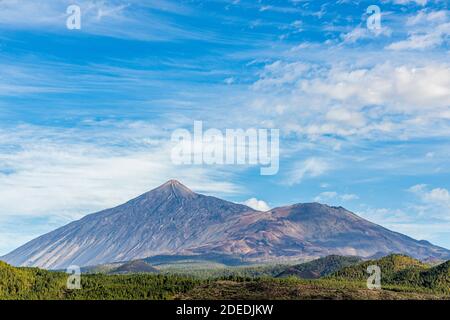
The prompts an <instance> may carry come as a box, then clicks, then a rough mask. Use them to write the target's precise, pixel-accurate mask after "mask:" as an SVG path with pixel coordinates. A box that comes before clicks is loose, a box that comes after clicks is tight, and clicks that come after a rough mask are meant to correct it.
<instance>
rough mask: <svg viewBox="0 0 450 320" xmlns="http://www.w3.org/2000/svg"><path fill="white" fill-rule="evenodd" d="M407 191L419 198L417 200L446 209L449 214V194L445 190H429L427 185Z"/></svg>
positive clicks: (418, 185)
mask: <svg viewBox="0 0 450 320" xmlns="http://www.w3.org/2000/svg"><path fill="white" fill-rule="evenodd" d="M408 190H409V191H410V192H412V193H414V194H416V195H417V196H419V198H420V199H421V200H422V201H423V202H425V203H427V204H430V205H435V206H439V205H440V206H444V207H448V211H449V213H450V193H449V191H448V190H447V189H445V188H434V189H431V190H429V188H428V186H427V185H425V184H417V185H414V186H412V187H410V188H409V189H408ZM449 219H450V217H449Z"/></svg>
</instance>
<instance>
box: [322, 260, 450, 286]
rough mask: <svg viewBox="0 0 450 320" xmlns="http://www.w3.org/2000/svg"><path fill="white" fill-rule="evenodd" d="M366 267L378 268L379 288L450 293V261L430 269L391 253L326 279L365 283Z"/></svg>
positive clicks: (418, 262) (340, 271) (337, 272)
mask: <svg viewBox="0 0 450 320" xmlns="http://www.w3.org/2000/svg"><path fill="white" fill-rule="evenodd" d="M370 265H376V266H378V267H380V270H381V284H382V286H383V285H384V286H393V285H396V286H407V287H410V288H418V289H429V290H433V291H435V292H443V293H446V294H450V261H447V262H445V263H442V264H440V265H437V266H434V267H430V266H429V265H427V264H424V263H422V262H420V261H418V260H416V259H413V258H410V257H408V256H404V255H396V254H394V255H389V256H387V257H384V258H381V259H378V260H369V261H365V262H363V263H360V264H357V265H353V266H348V267H345V268H342V269H341V270H339V271H336V272H334V273H332V274H331V275H330V276H329V278H333V279H337V280H339V279H340V280H346V281H365V280H366V279H367V277H368V273H367V268H368V267H369V266H370Z"/></svg>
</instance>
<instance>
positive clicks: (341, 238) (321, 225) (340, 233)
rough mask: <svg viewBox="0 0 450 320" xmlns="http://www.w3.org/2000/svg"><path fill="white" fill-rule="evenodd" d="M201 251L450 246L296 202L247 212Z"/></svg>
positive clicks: (256, 253)
mask: <svg viewBox="0 0 450 320" xmlns="http://www.w3.org/2000/svg"><path fill="white" fill-rule="evenodd" d="M197 251H198V252H215V251H217V252H222V253H227V254H244V255H245V256H246V258H247V259H249V260H253V261H266V260H270V258H271V257H280V258H282V259H284V260H291V261H292V260H294V261H295V260H296V259H303V260H305V259H308V260H311V259H315V258H318V257H324V256H328V255H333V254H336V255H341V256H360V257H364V258H366V257H370V256H373V255H375V254H382V255H383V256H385V255H388V254H390V253H403V254H407V255H410V256H412V257H414V258H418V259H425V258H429V257H441V258H444V259H448V257H450V251H449V250H447V249H444V248H440V247H437V246H434V245H432V244H430V243H429V242H427V241H417V240H415V239H412V238H410V237H408V236H405V235H403V234H400V233H397V232H393V231H390V230H388V229H386V228H383V227H381V226H379V225H377V224H374V223H372V222H369V221H367V220H365V219H363V218H361V217H359V216H357V215H355V214H354V213H352V212H350V211H348V210H346V209H344V208H342V207H330V206H327V205H323V204H319V203H305V204H295V205H291V206H286V207H280V208H275V209H273V210H271V211H268V212H264V213H249V214H246V215H244V216H242V217H241V218H240V219H239V220H238V221H237V222H236V223H235V224H233V226H232V227H231V228H230V229H229V230H228V236H227V238H226V239H224V240H221V241H220V242H212V243H209V244H206V245H205V246H204V247H202V248H200V250H197Z"/></svg>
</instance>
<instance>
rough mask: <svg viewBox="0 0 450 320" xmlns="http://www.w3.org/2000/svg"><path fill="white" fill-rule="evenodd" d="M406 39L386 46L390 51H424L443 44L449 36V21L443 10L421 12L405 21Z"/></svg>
mask: <svg viewBox="0 0 450 320" xmlns="http://www.w3.org/2000/svg"><path fill="white" fill-rule="evenodd" d="M406 27H407V29H406V30H408V38H407V39H405V40H400V41H396V42H394V43H391V44H390V45H389V46H387V47H386V48H387V49H390V50H397V51H399V50H424V49H430V48H435V47H438V46H440V45H442V44H444V43H445V42H446V41H447V40H448V37H449V35H450V20H449V15H448V12H447V11H445V10H439V11H429V10H421V11H419V13H417V14H416V15H414V16H410V17H409V18H407V19H406Z"/></svg>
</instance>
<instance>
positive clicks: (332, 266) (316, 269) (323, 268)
mask: <svg viewBox="0 0 450 320" xmlns="http://www.w3.org/2000/svg"><path fill="white" fill-rule="evenodd" d="M360 261H361V259H360V258H358V257H341V256H336V255H331V256H327V257H324V258H320V259H317V260H313V261H310V262H306V263H302V264H299V265H295V266H292V267H289V268H287V269H286V270H284V271H283V272H281V273H280V274H279V275H278V276H277V278H285V277H290V276H295V277H299V278H303V279H317V278H321V277H323V276H326V275H328V274H331V273H333V272H335V271H338V270H340V269H342V268H344V267H348V266H351V265H354V264H357V263H358V262H360Z"/></svg>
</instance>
